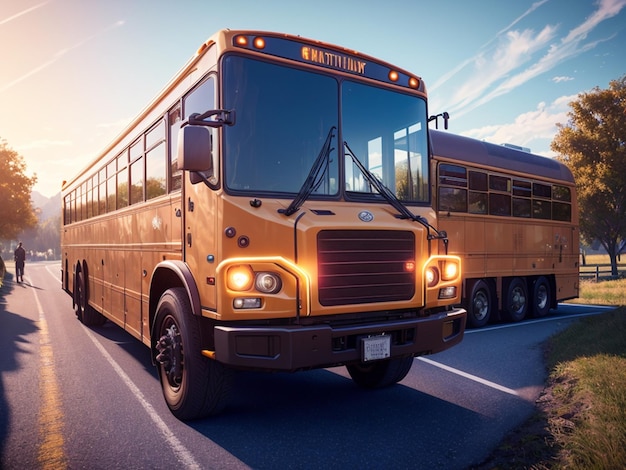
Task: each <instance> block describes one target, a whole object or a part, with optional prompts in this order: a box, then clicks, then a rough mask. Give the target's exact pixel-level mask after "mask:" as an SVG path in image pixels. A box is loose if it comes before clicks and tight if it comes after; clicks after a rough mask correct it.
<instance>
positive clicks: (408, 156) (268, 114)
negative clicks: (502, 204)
mask: <svg viewBox="0 0 626 470" xmlns="http://www.w3.org/2000/svg"><path fill="white" fill-rule="evenodd" d="M222 84H223V99H224V104H223V105H224V108H226V109H234V110H235V111H236V113H237V120H236V123H235V125H234V126H227V127H225V128H224V134H223V135H224V139H225V140H224V146H223V149H224V172H225V173H224V175H225V186H226V188H227V189H228V190H229V191H231V192H233V193H242V194H243V193H245V194H254V195H258V194H267V195H275V196H276V197H286V198H289V197H291V198H293V197H294V195H295V194H297V193H298V192H299V191H300V189H301V187H302V185H303V183H304V182H305V181H306V179H307V176H308V175H309V173H310V171H311V167H312V166H313V165H314V163H315V160H316V158H317V157H318V155H319V153H320V149H321V148H322V147H323V146H324V142H325V141H326V138H327V136H328V133H329V129H331V128H333V127H335V128H337V129H338V132H337V136H338V137H339V138H340V139H342V140H343V141H346V142H348V144H349V146H350V148H351V149H352V150H353V151H354V153H355V155H356V156H357V157H358V158H359V159H360V160H361V163H363V165H364V166H365V167H366V168H367V169H368V170H370V172H372V173H373V174H374V175H376V176H377V177H378V178H379V179H380V180H381V181H382V182H383V184H384V185H385V186H387V187H388V188H389V189H390V190H391V191H392V192H393V193H394V194H395V195H396V197H397V198H398V199H400V200H402V201H404V202H408V203H427V202H428V201H429V189H428V187H429V184H428V143H427V137H426V103H425V101H424V100H423V99H421V98H419V97H416V96H411V95H408V94H403V93H399V92H396V91H393V90H387V89H383V88H378V87H375V86H371V85H367V84H363V83H359V82H355V81H350V80H344V81H342V82H340V81H338V80H337V78H336V77H331V76H329V75H325V74H322V73H314V72H310V71H307V70H301V69H297V68H290V67H285V66H282V65H279V64H273V63H269V62H263V61H258V60H254V59H250V58H244V57H241V56H237V55H230V56H227V57H226V58H224V63H223V76H222ZM340 102H341V110H342V115H341V117H340ZM327 158H328V162H327V164H326V165H325V168H324V173H323V175H321V177H320V178H319V181H318V182H317V184H316V185H315V187H314V188H313V191H312V193H311V195H310V198H311V199H316V198H317V199H319V198H324V197H326V198H328V197H330V198H337V197H344V198H346V199H355V198H358V199H359V200H363V199H367V198H371V199H379V198H380V195H379V194H378V193H377V191H376V190H375V189H374V188H373V187H371V185H370V184H369V183H368V182H367V179H366V178H365V177H364V176H363V175H362V174H361V172H360V170H358V168H357V167H356V166H355V165H354V163H353V162H352V161H351V159H350V157H349V156H345V157H344V156H343V145H341V141H340V140H338V139H335V140H334V141H333V142H332V147H331V148H330V151H329V153H328V156H327ZM340 181H341V182H342V183H341V184H339V182H340Z"/></svg>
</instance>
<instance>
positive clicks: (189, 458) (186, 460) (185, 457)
mask: <svg viewBox="0 0 626 470" xmlns="http://www.w3.org/2000/svg"><path fill="white" fill-rule="evenodd" d="M46 270H47V271H48V272H49V273H50V275H52V276H54V278H55V279H56V280H57V281H59V282H60V278H59V276H58V275H55V274H53V273H52V271H50V267H49V266H46ZM83 330H84V331H85V333H86V334H87V337H88V338H89V339H90V340H91V342H92V343H93V344H94V345H95V346H96V348H98V350H99V351H100V354H102V356H104V358H105V359H106V360H107V362H108V363H109V364H110V365H111V367H112V368H113V370H114V371H115V372H116V373H117V375H118V376H119V377H120V378H121V379H122V382H124V384H125V385H126V386H127V387H128V388H129V389H130V391H131V393H132V394H133V395H134V396H135V398H136V399H137V401H138V402H139V403H140V404H141V406H142V407H143V409H144V410H145V411H146V413H148V416H149V417H150V419H152V421H153V422H154V424H156V426H157V428H158V429H159V431H161V434H163V437H164V438H165V440H166V442H167V444H168V445H169V446H170V448H171V449H172V451H173V452H174V454H175V455H176V456H177V457H178V459H180V461H181V463H182V464H183V466H184V467H185V468H189V469H201V468H202V467H201V466H200V464H199V463H198V462H196V460H195V459H194V458H193V455H192V454H191V452H189V449H187V448H186V447H185V446H184V445H183V443H182V442H181V441H180V440H179V439H178V438H177V437H176V436H175V435H174V433H173V432H172V431H170V429H169V428H168V426H167V424H165V422H164V421H163V420H162V419H161V417H160V416H159V414H158V413H157V412H156V410H155V409H154V407H153V406H152V405H151V404H150V403H149V402H148V400H147V399H146V397H145V396H144V395H143V393H141V390H139V388H138V387H137V386H136V385H135V384H134V383H133V381H132V380H131V378H130V377H129V376H128V375H127V374H126V372H124V370H123V369H122V367H121V366H120V365H119V364H118V363H117V362H116V361H115V359H113V357H112V356H111V355H110V354H109V353H108V351H107V350H106V349H104V346H102V344H100V342H99V341H98V340H97V338H96V337H95V336H94V334H93V333H92V332H91V331H90V330H89V328H87V327H85V326H83Z"/></svg>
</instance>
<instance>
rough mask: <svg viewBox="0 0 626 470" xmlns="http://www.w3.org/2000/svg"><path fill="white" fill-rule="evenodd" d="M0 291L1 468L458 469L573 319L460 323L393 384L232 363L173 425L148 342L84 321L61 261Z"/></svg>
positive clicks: (480, 453) (512, 419)
mask: <svg viewBox="0 0 626 470" xmlns="http://www.w3.org/2000/svg"><path fill="white" fill-rule="evenodd" d="M24 279H25V281H26V282H25V283H23V284H17V283H15V282H14V277H13V275H12V273H10V274H9V275H8V276H7V277H6V278H5V285H4V286H3V287H2V290H1V291H0V351H1V354H0V468H2V469H24V468H32V469H35V468H44V467H46V468H64V467H65V468H72V469H78V468H88V469H105V468H106V469H116V468H120V469H121V468H124V469H129V468H132V469H135V468H150V469H154V468H202V469H209V468H216V469H240V468H255V469H288V468H298V469H315V468H324V469H333V468H342V469H343V468H359V469H368V468H371V469H392V468H393V469H403V468H406V469H422V468H423V469H438V468H441V469H464V468H469V467H471V466H472V465H474V464H477V463H480V462H481V461H482V460H483V459H485V458H486V457H487V456H488V455H489V454H490V452H491V451H492V450H493V449H494V448H495V447H496V446H497V444H498V443H499V442H500V440H501V439H502V438H503V437H504V435H505V434H506V433H507V432H508V431H510V430H512V429H514V428H515V427H516V426H518V425H519V424H521V423H522V422H523V421H524V420H525V419H526V418H528V417H529V416H530V415H531V413H532V412H533V408H534V402H535V400H536V399H537V397H538V396H539V394H540V392H541V390H542V389H543V386H544V383H545V379H546V370H545V368H544V365H543V362H542V350H541V344H542V342H543V341H545V340H546V339H547V338H548V337H549V336H551V335H552V334H554V333H555V332H557V331H559V330H562V329H563V328H565V327H566V326H568V325H569V324H571V323H572V322H573V321H576V319H577V318H579V317H580V316H581V315H590V314H597V313H600V312H603V311H606V309H603V308H599V307H589V306H573V305H561V306H559V309H558V310H557V311H556V312H552V314H551V315H550V316H549V317H547V318H545V319H542V320H538V321H532V320H531V321H525V322H522V323H519V324H514V325H500V326H492V327H488V328H484V329H480V330H469V331H467V332H466V336H465V339H464V340H463V342H462V343H461V344H460V345H459V346H457V347H455V348H452V349H451V350H449V351H446V352H443V353H440V354H436V355H433V356H427V357H424V358H418V359H416V360H415V362H414V364H413V368H412V369H411V372H410V373H409V375H408V376H407V377H406V379H404V380H403V381H402V382H401V383H400V384H398V385H396V386H394V387H390V388H387V389H383V390H376V391H363V390H361V389H359V388H357V387H356V385H354V384H353V383H352V381H351V380H350V379H349V378H348V374H347V373H346V371H345V369H344V368H337V369H325V370H317V371H310V372H299V373H295V374H283V373H276V374H264V373H250V372H246V373H238V374H237V376H236V381H235V387H234V395H233V397H232V401H231V404H230V405H229V407H228V408H227V409H226V410H225V411H224V413H222V414H221V415H219V416H217V417H214V418H211V419H206V420H201V421H196V422H191V423H183V422H180V421H178V420H177V419H175V418H174V417H173V416H172V415H171V414H170V412H169V410H168V409H167V406H166V405H165V402H164V400H163V398H162V396H161V391H160V385H159V382H158V379H157V375H156V370H155V369H154V368H153V366H152V365H151V362H150V356H149V351H148V349H147V348H146V347H145V346H144V345H142V344H141V343H140V342H138V341H136V340H135V339H133V338H132V337H130V336H129V335H128V334H126V333H125V332H124V331H122V330H121V329H119V328H118V327H116V326H114V325H113V324H111V323H110V322H108V323H107V324H105V326H103V327H100V328H94V329H88V328H85V327H84V326H83V325H82V324H81V323H80V322H78V320H77V319H76V317H75V315H74V312H73V310H72V305H71V299H70V297H69V296H68V295H67V294H65V293H64V292H63V291H62V290H61V288H60V268H59V263H58V262H57V263H43V262H42V263H29V264H28V265H27V268H26V275H25V277H24Z"/></svg>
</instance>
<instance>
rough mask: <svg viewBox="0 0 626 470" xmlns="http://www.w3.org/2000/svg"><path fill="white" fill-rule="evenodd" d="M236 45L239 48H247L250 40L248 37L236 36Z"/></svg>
mask: <svg viewBox="0 0 626 470" xmlns="http://www.w3.org/2000/svg"><path fill="white" fill-rule="evenodd" d="M235 44H236V45H237V46H244V47H245V46H247V45H248V38H247V37H246V36H241V35H240V36H236V37H235Z"/></svg>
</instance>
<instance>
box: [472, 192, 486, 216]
mask: <svg viewBox="0 0 626 470" xmlns="http://www.w3.org/2000/svg"><path fill="white" fill-rule="evenodd" d="M488 205H489V200H488V197H487V193H479V192H477V191H470V192H469V197H468V212H469V213H470V214H486V213H487V207H488Z"/></svg>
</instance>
